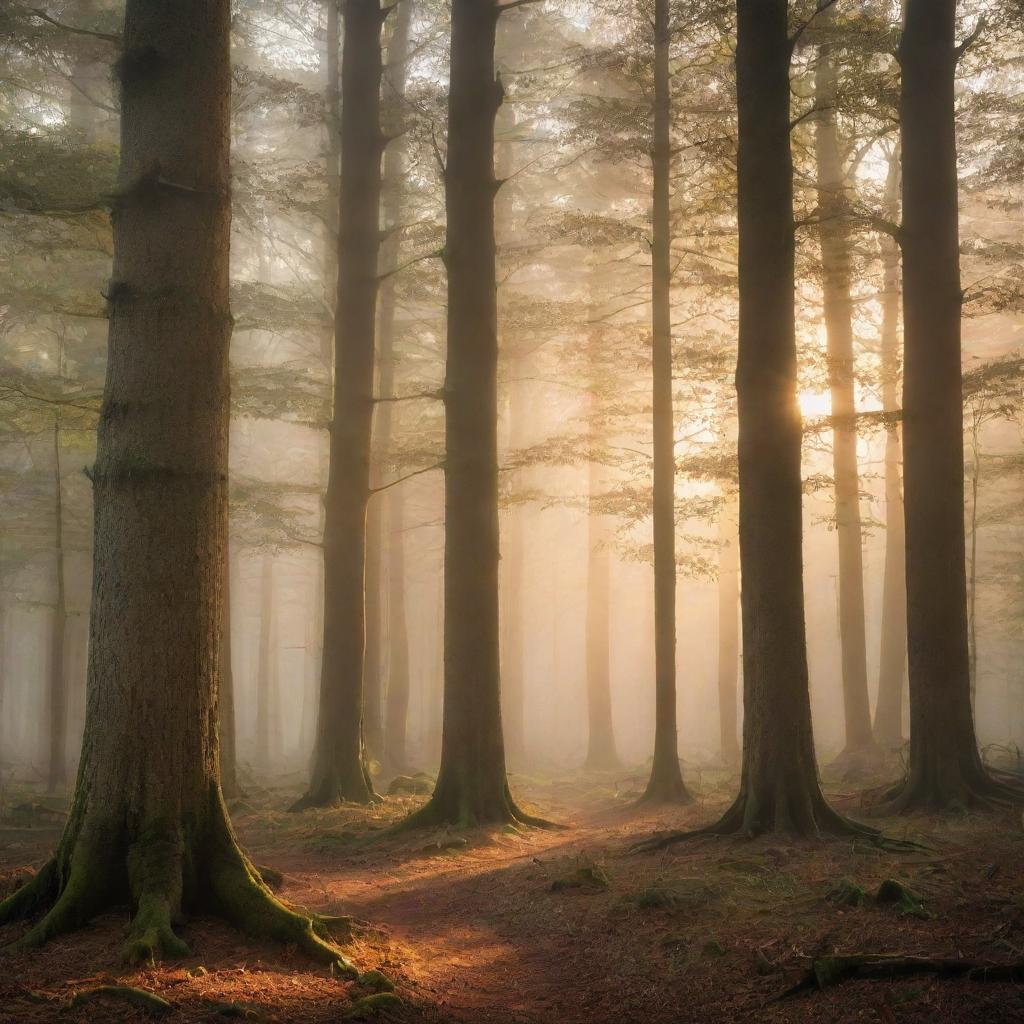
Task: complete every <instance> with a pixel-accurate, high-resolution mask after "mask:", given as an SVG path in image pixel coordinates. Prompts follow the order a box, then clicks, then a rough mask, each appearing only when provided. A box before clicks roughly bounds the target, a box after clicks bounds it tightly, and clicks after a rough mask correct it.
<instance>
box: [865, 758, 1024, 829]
mask: <svg viewBox="0 0 1024 1024" xmlns="http://www.w3.org/2000/svg"><path fill="white" fill-rule="evenodd" d="M950 775H952V777H950ZM950 775H947V776H946V777H944V778H941V779H938V778H928V777H923V776H921V775H918V776H916V777H915V775H914V773H913V772H911V773H909V774H908V775H906V776H904V778H902V779H901V780H900V781H899V782H897V783H895V784H894V785H893V786H890V787H889V788H888V789H887V790H885V791H884V792H883V794H882V796H881V799H880V800H878V802H877V803H874V804H871V805H869V807H868V813H869V814H871V815H872V816H878V817H887V816H890V815H897V814H912V813H915V812H918V811H924V812H932V813H935V812H938V813H945V812H950V811H954V812H956V811H959V812H963V811H967V810H971V809H981V810H986V809H987V810H999V809H1003V808H1007V807H1012V806H1014V805H1015V804H1021V803H1024V787H1022V786H1021V785H1020V784H1019V783H1018V782H1016V781H1015V780H1014V779H1012V778H1007V777H1005V776H1004V775H1002V774H1000V775H998V776H997V775H995V774H994V773H990V772H989V771H988V770H987V769H985V768H984V767H982V766H981V765H980V763H979V764H978V765H977V766H974V767H972V768H969V769H967V770H965V771H955V772H952V773H950Z"/></svg>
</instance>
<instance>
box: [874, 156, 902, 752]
mask: <svg viewBox="0 0 1024 1024" xmlns="http://www.w3.org/2000/svg"><path fill="white" fill-rule="evenodd" d="M899 166H900V156H899V149H898V148H897V149H896V150H895V151H894V152H893V154H892V157H891V158H890V161H889V173H888V176H887V178H886V186H885V192H886V204H885V205H886V216H887V217H888V218H889V220H891V221H892V222H893V223H896V222H897V220H898V218H899V189H900V174H899ZM882 262H883V274H884V278H883V285H882V408H883V409H884V410H885V412H887V413H889V414H890V415H892V416H895V415H896V413H897V412H898V411H899V409H900V330H899V319H900V252H899V246H898V245H897V244H896V240H895V239H893V238H891V237H890V236H888V235H886V236H884V237H883V239H882ZM901 462H902V454H901V444H900V427H899V425H898V424H897V423H896V422H895V421H893V422H890V423H889V424H888V425H887V427H886V431H885V568H884V570H883V572H884V576H883V584H882V639H881V652H880V655H879V666H878V700H877V702H876V704H875V728H874V732H875V739H876V740H877V741H878V742H879V743H880V744H881V745H882V746H883V747H886V748H888V749H890V750H891V749H894V748H896V747H898V746H900V744H902V743H903V683H904V679H905V677H906V667H907V582H906V571H905V569H906V545H905V543H904V530H903V489H902V486H901V482H900V464H901Z"/></svg>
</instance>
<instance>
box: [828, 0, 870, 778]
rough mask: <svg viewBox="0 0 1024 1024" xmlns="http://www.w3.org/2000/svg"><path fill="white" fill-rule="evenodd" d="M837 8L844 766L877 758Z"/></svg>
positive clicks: (831, 126)
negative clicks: (866, 605)
mask: <svg viewBox="0 0 1024 1024" xmlns="http://www.w3.org/2000/svg"><path fill="white" fill-rule="evenodd" d="M833 11H834V8H827V9H826V10H823V11H822V12H821V13H820V14H819V15H818V20H819V21H820V25H819V26H816V27H818V28H820V30H821V36H820V42H819V45H818V55H817V63H816V65H815V70H814V96H815V105H816V106H817V108H818V113H817V114H816V116H815V132H814V142H815V157H816V161H815V162H816V169H817V191H818V213H819V228H818V236H819V240H820V243H821V272H822V273H821V276H822V285H821V287H822V300H823V306H824V317H825V329H826V333H827V338H828V376H829V391H830V393H831V397H832V423H833V426H832V473H833V480H834V482H833V487H834V492H833V493H834V497H835V509H836V539H837V546H838V551H839V579H838V585H839V649H840V656H841V667H842V685H843V721H844V724H845V727H846V742H845V746H844V748H843V752H842V754H841V755H840V760H841V761H843V762H844V763H847V764H849V765H851V766H853V765H855V764H857V763H860V764H861V765H862V766H863V765H864V764H865V763H866V762H869V761H871V760H872V759H873V757H874V755H876V754H877V749H876V747H875V741H874V736H873V735H872V732H871V701H870V698H869V696H868V656H867V637H866V634H865V627H864V559H863V554H862V544H863V537H862V530H861V519H860V479H859V474H858V470H857V405H856V394H855V387H854V386H855V382H856V357H855V352H854V339H853V298H852V295H851V291H850V280H851V274H852V267H851V260H852V253H853V246H852V243H851V239H850V216H851V214H850V202H849V197H848V195H847V191H846V189H847V181H846V170H845V168H844V166H843V151H842V145H841V143H840V137H839V124H838V117H837V116H836V99H837V93H838V84H837V78H838V76H837V73H836V66H835V59H834V56H833V43H832V41H831V40H830V38H829V35H828V33H829V31H830V30H831V29H832V21H833V17H832V13H833Z"/></svg>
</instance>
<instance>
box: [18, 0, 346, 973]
mask: <svg viewBox="0 0 1024 1024" xmlns="http://www.w3.org/2000/svg"><path fill="white" fill-rule="evenodd" d="M229 34H230V9H229V4H228V3H227V0H223V2H219V3H210V2H207V0H203V2H198V0H183V2H182V3H179V4H176V5H173V6H171V5H167V4H154V3H150V2H148V0H128V3H127V7H126V11H125V25H124V34H123V38H124V46H125V50H124V53H123V55H122V57H121V59H120V61H119V62H118V64H117V68H116V70H117V73H118V76H119V78H120V83H121V168H120V175H119V184H118V192H117V201H116V206H115V210H114V217H113V226H114V266H113V278H112V280H111V283H110V288H109V294H108V298H109V303H110V335H109V362H108V366H107V380H106V389H105V392H104V399H103V406H102V410H101V414H100V424H99V434H98V443H97V455H96V464H95V467H94V469H93V471H92V474H91V475H92V480H93V488H94V497H95V527H94V531H95V532H94V543H95V548H94V550H95V573H94V581H93V595H92V623H91V644H90V657H89V679H88V701H87V710H86V725H85V738H84V743H83V749H82V758H81V762H80V767H79V773H78V783H77V787H76V790H75V795H74V799H73V802H72V806H71V811H70V814H69V816H68V820H67V823H66V825H65V828H64V833H63V835H62V837H61V839H60V842H59V844H58V846H57V849H56V852H55V854H54V856H53V858H52V859H51V860H50V861H48V862H47V863H46V864H45V866H44V867H43V868H42V869H41V870H40V871H39V872H38V874H37V875H36V876H35V878H34V879H33V880H32V881H31V882H30V883H28V884H27V885H26V886H24V887H23V888H22V889H20V890H19V891H18V892H16V893H15V894H14V895H12V896H11V897H9V898H8V899H6V900H5V901H4V902H3V903H0V923H4V922H8V921H12V920H15V919H25V918H31V919H35V918H37V915H39V916H38V918H37V919H36V920H34V923H33V924H32V925H31V927H30V928H29V930H28V931H27V932H26V933H25V934H24V935H23V937H22V938H21V939H20V940H19V943H18V944H19V945H20V946H22V947H31V946H37V945H39V944H41V943H43V942H45V941H46V940H47V939H49V938H51V937H53V936H55V935H58V934H60V933H61V932H66V931H69V930H70V929H73V928H77V927H79V926H81V925H84V924H85V923H86V922H87V921H89V920H90V918H92V917H93V916H94V915H96V914H99V913H102V912H104V911H106V910H109V909H111V908H112V907H116V906H119V905H121V904H124V903H128V904H130V905H131V909H132V921H131V925H130V927H129V932H128V942H127V947H126V955H127V958H128V959H129V960H130V961H132V962H140V961H146V960H149V959H151V958H152V957H155V956H180V955H183V954H184V953H185V952H186V947H185V944H184V943H183V942H182V941H181V940H180V939H179V938H178V937H177V936H176V935H175V934H174V931H173V925H174V922H175V920H176V919H177V918H178V917H179V916H180V914H181V913H182V912H183V911H184V910H188V911H190V912H197V913H204V912H214V913H217V914H219V915H222V916H223V917H225V918H227V919H228V920H230V921H232V922H234V923H235V924H237V925H238V926H240V927H241V928H242V929H243V930H245V931H247V932H249V933H251V934H253V935H258V936H265V937H271V938H275V939H278V940H280V941H281V942H284V943H288V944H294V945H296V946H298V947H299V948H301V949H303V950H305V951H306V952H307V953H309V954H311V955H313V956H315V957H318V958H321V959H323V960H325V961H331V962H333V961H337V960H339V959H340V958H341V957H340V952H339V950H338V949H337V947H335V946H334V945H333V944H331V943H330V942H327V941H325V940H324V939H322V938H321V937H320V936H319V935H318V934H317V932H316V930H315V928H314V923H313V922H312V921H311V920H310V919H309V918H308V917H304V916H302V915H300V914H296V913H294V912H292V911H290V910H289V909H287V908H286V907H285V906H284V905H283V904H281V903H280V902H279V901H278V900H277V899H275V897H274V896H273V894H272V893H271V892H270V890H269V889H268V888H267V886H266V885H265V884H264V883H263V880H262V879H261V877H260V875H259V873H258V872H257V870H256V869H255V868H254V867H253V865H252V863H251V862H250V861H249V860H248V858H247V857H246V856H245V854H244V853H243V852H242V851H241V849H240V848H239V846H238V844H237V842H236V840H235V837H234V835H233V833H232V829H231V825H230V823H229V821H228V817H227V813H226V811H225V809H224V803H223V799H222V797H221V789H220V773H219V749H218V747H219V745H218V735H217V733H218V706H217V704H218V674H219V667H220V642H221V634H222V627H221V616H222V602H223V599H224V594H223V590H224V585H223V571H224V558H225V554H226V551H225V549H226V539H227V438H228V339H229V337H230V333H231V315H230V312H229V309H228V245H229V231H230V217H231V211H230V194H229V190H230V175H229V167H228V145H229V115H230V100H229V94H230V82H231V60H230V50H229Z"/></svg>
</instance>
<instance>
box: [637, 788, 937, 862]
mask: <svg viewBox="0 0 1024 1024" xmlns="http://www.w3.org/2000/svg"><path fill="white" fill-rule="evenodd" d="M784 795H785V796H786V797H790V796H791V795H792V794H784ZM775 832H781V833H784V834H787V835H792V836H800V837H804V838H809V839H827V838H834V839H843V838H851V837H852V838H859V839H863V840H865V841H866V842H869V843H871V844H872V845H874V846H878V847H880V848H882V849H887V850H893V851H905V850H920V849H923V847H922V846H921V845H920V844H918V843H914V842H911V841H909V840H902V839H891V838H889V837H887V836H884V835H883V834H882V833H881V832H880V831H879V830H878V829H875V828H871V827H870V826H868V825H862V824H861V823H860V822H857V821H853V820H851V819H850V818H847V817H845V816H844V815H842V814H840V813H839V812H838V811H837V810H835V809H834V808H833V807H831V806H830V805H829V804H828V803H827V802H826V800H825V798H824V797H823V796H822V795H821V794H820V793H818V794H817V795H815V794H813V793H811V792H808V793H805V794H801V798H800V799H799V800H796V801H794V800H791V799H784V800H777V801H774V802H773V803H772V804H771V805H770V806H764V805H761V804H759V803H758V802H757V801H755V800H753V799H752V798H750V797H748V796H746V795H745V794H744V793H742V792H741V794H740V796H739V797H738V798H737V800H736V801H735V803H733V805H732V806H731V807H730V808H729V810H727V811H726V812H725V814H724V815H723V816H722V817H721V818H720V819H719V820H718V821H717V822H716V823H715V824H713V825H708V826H706V827H705V828H699V829H694V830H692V831H688V832H685V831H680V832H669V833H665V834H662V835H655V836H652V837H651V838H650V839H645V840H643V841H642V842H639V843H636V844H634V845H633V846H632V847H631V848H630V852H631V853H654V852H656V851H658V850H664V849H667V848H668V847H670V846H673V845H675V844H676V843H680V842H683V841H685V840H687V839H697V838H700V837H702V836H723V837H726V836H736V837H742V838H747V839H754V838H756V837H758V836H761V835H767V834H770V833H775Z"/></svg>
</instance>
